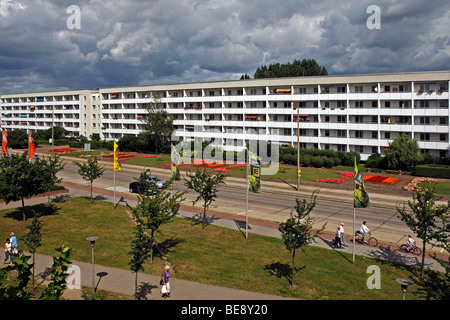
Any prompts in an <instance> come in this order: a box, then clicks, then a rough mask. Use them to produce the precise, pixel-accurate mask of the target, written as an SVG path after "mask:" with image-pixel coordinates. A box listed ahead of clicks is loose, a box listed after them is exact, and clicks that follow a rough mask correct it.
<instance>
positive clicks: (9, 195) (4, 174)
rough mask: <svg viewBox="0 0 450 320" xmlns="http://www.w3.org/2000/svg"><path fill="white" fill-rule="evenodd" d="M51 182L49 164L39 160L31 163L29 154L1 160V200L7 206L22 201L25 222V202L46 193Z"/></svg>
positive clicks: (25, 153)
mask: <svg viewBox="0 0 450 320" xmlns="http://www.w3.org/2000/svg"><path fill="white" fill-rule="evenodd" d="M49 181H51V172H50V170H49V168H48V164H47V162H46V161H45V160H40V159H37V160H36V161H34V162H32V163H30V162H29V160H28V153H27V152H24V153H22V154H20V155H15V154H13V155H12V156H11V157H5V158H3V159H1V160H0V199H3V200H4V201H5V203H6V204H8V203H9V202H11V201H19V200H21V201H22V213H23V220H24V221H25V219H26V214H25V202H24V200H25V199H29V198H31V197H32V196H35V195H38V194H40V193H44V192H46V191H47V189H48V183H49Z"/></svg>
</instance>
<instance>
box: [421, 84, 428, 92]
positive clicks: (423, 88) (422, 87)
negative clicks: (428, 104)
mask: <svg viewBox="0 0 450 320" xmlns="http://www.w3.org/2000/svg"><path fill="white" fill-rule="evenodd" d="M419 87H420V90H422V91H428V90H430V85H429V84H421V85H420V86H419Z"/></svg>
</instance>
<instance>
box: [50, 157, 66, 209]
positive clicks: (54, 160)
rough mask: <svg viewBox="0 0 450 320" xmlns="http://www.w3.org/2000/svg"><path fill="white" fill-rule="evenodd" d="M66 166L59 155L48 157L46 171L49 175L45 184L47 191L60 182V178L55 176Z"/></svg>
mask: <svg viewBox="0 0 450 320" xmlns="http://www.w3.org/2000/svg"><path fill="white" fill-rule="evenodd" d="M65 165H66V164H65V163H63V162H62V160H61V157H60V156H59V155H53V156H50V157H48V166H47V168H48V170H49V174H50V179H49V180H48V183H47V191H51V190H52V188H53V186H54V185H56V184H57V183H59V182H61V181H62V178H58V177H57V176H56V174H57V173H58V172H59V171H61V170H62V169H64V166H65ZM48 201H49V202H50V195H49V196H48Z"/></svg>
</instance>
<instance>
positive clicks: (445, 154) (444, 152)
mask: <svg viewBox="0 0 450 320" xmlns="http://www.w3.org/2000/svg"><path fill="white" fill-rule="evenodd" d="M447 154H448V152H447V150H440V151H439V156H440V157H441V158H447Z"/></svg>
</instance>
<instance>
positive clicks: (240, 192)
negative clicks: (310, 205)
mask: <svg viewBox="0 0 450 320" xmlns="http://www.w3.org/2000/svg"><path fill="white" fill-rule="evenodd" d="M105 169H106V171H105V173H104V174H103V176H102V177H100V178H99V179H97V180H95V181H94V187H95V188H102V189H107V190H114V171H113V170H112V168H108V167H107V166H105ZM77 170H78V167H77V166H76V165H74V164H72V163H71V162H67V163H66V166H65V168H64V170H62V171H61V172H60V173H59V176H60V177H62V178H63V181H66V182H72V183H77V184H82V185H86V186H87V185H88V182H86V181H84V180H82V178H81V177H80V175H79V174H78V172H77ZM140 172H141V169H140V168H137V169H130V168H129V167H127V168H125V169H124V170H122V171H119V172H116V175H115V176H116V177H115V181H116V182H115V186H116V192H117V193H120V192H126V193H128V185H129V183H130V182H133V181H135V178H137V177H138V176H139V173H140ZM152 173H154V174H157V175H159V176H160V177H161V178H163V179H167V178H169V173H170V171H169V170H167V169H165V170H162V169H159V168H152ZM226 183H227V184H226V185H224V186H221V187H220V191H219V193H218V195H219V197H218V199H217V200H216V201H215V202H213V203H212V204H211V206H210V209H211V210H212V211H217V212H222V213H231V214H235V215H240V216H244V217H245V215H246V184H245V181H244V180H242V181H236V179H233V181H228V180H226ZM173 187H174V191H177V190H179V191H186V190H187V189H186V187H185V186H184V184H183V181H176V182H175V183H174V186H173ZM262 190H263V192H262V193H261V194H255V193H249V205H248V215H249V217H251V218H257V219H262V220H268V221H275V222H281V221H285V220H286V219H287V217H289V215H290V213H291V210H292V209H293V207H294V206H295V199H296V198H299V199H303V198H306V199H308V200H309V199H310V197H311V192H310V191H307V192H297V191H295V190H292V189H291V190H289V189H275V188H267V187H265V186H264V184H263V185H262ZM301 190H302V188H301ZM195 197H196V193H195V192H193V191H191V192H189V193H187V194H186V195H185V198H186V200H185V201H184V202H183V204H184V205H188V206H191V205H192V201H193V200H194V199H195ZM352 201H353V198H352V196H351V197H346V196H345V197H344V196H340V195H335V196H332V195H327V196H322V195H321V194H319V196H318V198H317V204H316V207H315V208H314V210H313V212H312V214H311V216H312V217H313V218H316V219H317V220H316V227H320V226H322V225H323V224H325V223H327V225H326V231H329V232H335V231H336V228H337V227H338V225H339V224H340V223H341V222H344V223H345V232H346V234H351V233H352V230H353V202H352ZM386 201H387V202H388V201H390V200H389V199H387V198H386ZM199 206H201V204H199ZM397 216H398V214H397V211H396V210H395V208H394V207H393V206H392V205H387V206H383V205H373V204H372V206H371V208H366V209H357V210H356V219H355V221H356V222H355V227H356V230H359V228H360V226H361V223H362V221H363V220H365V221H367V225H368V227H369V228H370V230H371V231H372V234H373V235H374V236H375V237H377V238H378V239H379V240H380V241H386V242H390V243H393V244H401V243H403V242H405V241H406V238H407V235H408V234H409V233H410V230H409V229H408V227H406V225H405V224H404V223H403V222H402V221H401V220H400V219H399V218H398V217H397Z"/></svg>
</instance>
